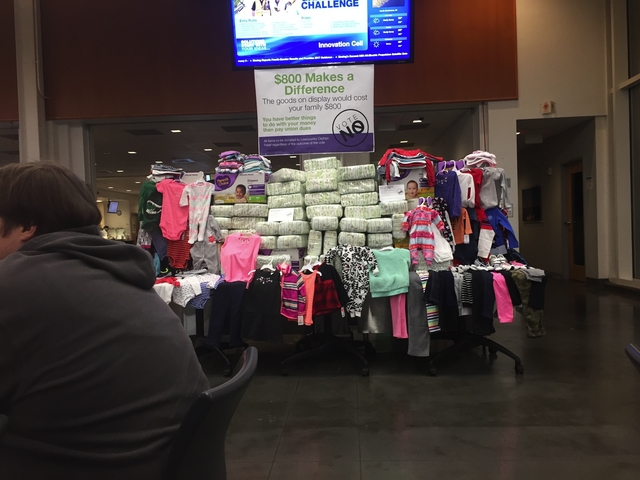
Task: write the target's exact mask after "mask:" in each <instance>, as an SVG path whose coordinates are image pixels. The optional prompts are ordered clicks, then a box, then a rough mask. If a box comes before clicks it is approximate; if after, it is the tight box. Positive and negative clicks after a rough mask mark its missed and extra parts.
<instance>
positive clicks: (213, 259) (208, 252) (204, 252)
mask: <svg viewBox="0 0 640 480" xmlns="http://www.w3.org/2000/svg"><path fill="white" fill-rule="evenodd" d="M191 258H192V259H193V269H194V270H200V269H202V268H206V269H207V270H208V271H209V273H215V274H218V275H220V252H219V249H218V244H217V243H215V242H214V243H209V242H207V241H206V240H205V241H204V242H196V243H194V244H193V246H192V247H191Z"/></svg>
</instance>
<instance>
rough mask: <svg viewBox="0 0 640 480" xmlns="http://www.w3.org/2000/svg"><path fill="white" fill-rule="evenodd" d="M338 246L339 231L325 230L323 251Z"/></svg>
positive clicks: (325, 251)
mask: <svg viewBox="0 0 640 480" xmlns="http://www.w3.org/2000/svg"><path fill="white" fill-rule="evenodd" d="M337 246H338V232H335V231H334V232H324V243H323V244H322V253H323V254H325V253H327V252H328V251H329V250H331V249H332V248H334V247H337Z"/></svg>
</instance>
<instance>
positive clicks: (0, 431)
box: [0, 415, 9, 439]
mask: <svg viewBox="0 0 640 480" xmlns="http://www.w3.org/2000/svg"><path fill="white" fill-rule="evenodd" d="M8 423H9V419H8V418H7V416H6V415H0V439H1V438H2V436H3V435H4V432H5V430H6V429H7V424H8Z"/></svg>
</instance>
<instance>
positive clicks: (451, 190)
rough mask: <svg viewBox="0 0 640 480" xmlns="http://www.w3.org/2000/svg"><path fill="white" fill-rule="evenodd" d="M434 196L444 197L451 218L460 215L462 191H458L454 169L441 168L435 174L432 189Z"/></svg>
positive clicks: (458, 186) (458, 185)
mask: <svg viewBox="0 0 640 480" xmlns="http://www.w3.org/2000/svg"><path fill="white" fill-rule="evenodd" d="M434 193H435V196H436V197H440V198H444V199H445V200H446V201H447V206H448V208H449V210H448V212H449V216H450V217H451V218H454V217H457V216H459V215H460V208H461V207H462V193H460V183H459V182H458V175H457V174H456V172H455V171H446V170H443V171H441V172H438V174H437V175H436V186H435V189H434Z"/></svg>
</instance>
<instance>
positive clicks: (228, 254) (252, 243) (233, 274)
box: [220, 233, 260, 282]
mask: <svg viewBox="0 0 640 480" xmlns="http://www.w3.org/2000/svg"><path fill="white" fill-rule="evenodd" d="M259 249H260V235H245V234H242V233H233V234H231V235H229V236H227V239H226V240H225V242H224V245H222V249H221V251H220V263H221V265H222V270H223V271H224V274H225V278H226V279H227V281H228V282H236V281H242V282H248V281H250V280H251V273H250V272H252V271H253V270H255V268H256V260H257V258H258V250H259Z"/></svg>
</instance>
